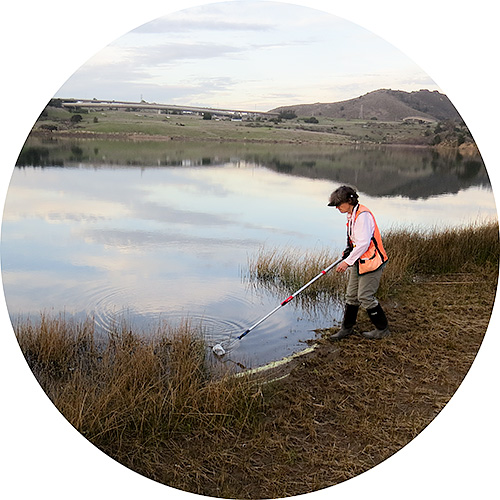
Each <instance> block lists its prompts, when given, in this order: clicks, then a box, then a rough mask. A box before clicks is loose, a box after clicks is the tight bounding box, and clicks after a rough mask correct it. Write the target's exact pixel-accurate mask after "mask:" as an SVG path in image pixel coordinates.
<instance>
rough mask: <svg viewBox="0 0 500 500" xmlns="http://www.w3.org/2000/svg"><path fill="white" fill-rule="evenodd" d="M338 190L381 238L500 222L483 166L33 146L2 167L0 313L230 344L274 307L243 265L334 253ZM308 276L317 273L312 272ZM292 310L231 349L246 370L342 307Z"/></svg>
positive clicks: (224, 147)
mask: <svg viewBox="0 0 500 500" xmlns="http://www.w3.org/2000/svg"><path fill="white" fill-rule="evenodd" d="M341 183H350V184H354V185H355V186H357V188H358V189H359V191H360V201H361V202H362V203H363V204H365V205H367V206H368V207H369V208H370V209H371V210H372V211H373V212H374V213H375V214H376V216H377V222H378V224H379V226H380V228H381V230H382V232H383V231H384V230H386V229H389V228H392V227H394V226H408V225H411V226H416V227H422V228H429V227H435V226H436V227H444V226H453V225H460V224H464V223H467V222H470V221H476V220H481V219H483V218H489V217H496V207H495V202H494V198H493V193H492V190H491V186H490V183H489V180H488V176H487V173H486V170H485V168H484V165H483V163H482V161H481V159H480V158H479V157H477V158H461V157H457V156H456V155H451V156H442V155H437V154H436V153H433V152H431V151H429V150H426V149H416V148H411V149H408V148H396V147H391V148H383V147H377V148H361V147H358V148H353V147H324V148H308V147H306V146H300V147H299V146H290V145H287V146H284V145H273V146H269V145H267V146H265V145H231V144H184V143H174V142H171V143H169V142H151V143H134V142H119V141H107V142H106V141H94V140H85V141H76V140H72V141H49V142H42V141H40V140H35V139H30V140H29V141H28V142H27V144H26V145H25V147H24V149H23V151H22V153H21V155H20V157H19V161H18V165H17V166H16V167H15V168H14V172H13V176H12V181H11V184H10V187H9V191H8V195H7V199H6V205H5V210H4V217H3V225H2V275H3V284H4V291H5V296H6V301H7V306H8V310H9V313H10V316H11V318H12V320H13V321H15V320H16V318H18V317H25V316H30V317H32V318H37V317H38V316H39V315H40V313H41V312H48V313H51V314H52V313H53V314H59V313H60V312H64V313H65V314H66V315H67V316H73V315H74V316H77V317H80V316H84V315H87V314H90V315H93V316H94V317H95V320H96V323H97V325H98V328H99V329H101V330H106V329H109V328H110V327H111V326H112V324H113V323H114V322H116V321H121V319H126V320H128V321H130V323H131V324H132V325H134V326H137V327H138V328H140V329H144V331H145V332H146V331H147V330H148V329H151V328H152V329H154V328H155V327H156V326H157V325H158V323H159V322H160V321H167V322H169V323H172V324H176V323H178V322H180V321H182V320H183V319H190V320H191V321H192V322H193V324H197V323H198V322H201V324H202V326H203V329H204V330H205V332H206V334H207V338H208V339H209V340H210V342H211V343H215V342H219V341H223V340H228V339H230V338H234V337H236V336H237V335H239V334H240V333H242V332H243V331H244V330H246V328H248V327H249V326H251V325H252V324H253V323H255V322H256V321H257V320H258V319H260V318H261V317H262V316H264V315H265V314H267V313H268V312H269V311H270V310H271V309H273V308H274V307H275V306H276V305H277V304H279V303H280V302H281V301H282V300H283V299H284V298H285V297H282V296H278V295H277V294H274V293H271V292H270V291H266V290H263V289H259V288H258V287H255V286H252V285H251V284H249V283H248V282H247V280H246V279H245V272H246V268H247V262H248V259H249V258H250V257H252V256H253V255H255V254H256V253H257V251H258V250H259V248H261V247H262V245H265V246H266V247H269V248H274V247H280V248H283V247H285V248H287V247H293V248H298V249H303V250H312V249H322V248H325V247H327V248H332V249H333V250H334V252H336V251H338V252H341V251H342V249H343V248H344V247H345V216H343V215H341V214H339V213H338V211H337V210H335V209H332V208H329V207H327V206H326V204H327V200H328V197H329V195H330V193H331V191H333V190H334V189H335V188H336V187H338V186H339V185H340V184H341ZM319 271H320V269H318V272H319ZM321 306H322V307H318V308H315V309H314V311H311V310H309V311H308V310H303V309H301V308H300V306H299V304H298V303H297V304H294V303H293V302H291V303H290V304H288V305H287V306H286V307H284V308H282V309H280V310H279V311H278V312H277V313H276V314H274V315H273V316H272V317H271V318H269V319H268V320H267V321H266V322H264V323H262V325H260V326H259V327H257V328H256V329H255V330H253V331H252V332H251V333H250V334H249V335H248V336H246V337H245V338H244V339H242V340H241V341H240V342H237V343H236V345H235V347H234V349H233V351H232V352H231V353H230V356H231V357H232V358H233V359H237V360H238V361H241V362H243V363H244V364H245V365H246V366H256V365H259V364H263V363H266V362H269V361H272V360H276V359H279V358H281V357H283V356H287V355H290V354H291V353H293V352H296V351H298V350H301V349H303V348H304V347H305V345H304V341H305V340H307V339H311V338H314V335H315V334H314V332H313V330H314V329H315V328H325V327H328V326H331V325H333V324H336V323H337V322H338V321H339V320H340V319H341V314H342V312H341V311H342V308H341V304H339V303H330V304H322V305H321Z"/></svg>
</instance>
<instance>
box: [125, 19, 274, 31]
mask: <svg viewBox="0 0 500 500" xmlns="http://www.w3.org/2000/svg"><path fill="white" fill-rule="evenodd" d="M272 29H273V27H272V25H270V24H266V23H258V22H253V23H249V22H242V21H227V20H222V19H193V18H189V19H183V18H177V19H175V18H160V19H156V20H154V21H151V22H149V23H146V24H143V25H142V26H139V27H138V28H136V29H135V30H133V31H132V33H141V34H163V33H183V32H191V31H203V30H205V31H217V32H220V31H260V32H262V31H270V30H272Z"/></svg>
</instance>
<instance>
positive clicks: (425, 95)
mask: <svg viewBox="0 0 500 500" xmlns="http://www.w3.org/2000/svg"><path fill="white" fill-rule="evenodd" d="M282 111H294V112H295V113H296V114H297V116H307V117H311V116H324V117H329V118H347V119H358V118H361V119H365V120H370V119H377V120H382V121H400V120H405V119H412V118H418V119H422V120H430V121H445V120H453V121H461V120H462V118H461V117H460V114H459V113H458V111H457V110H456V109H455V106H453V104H452V103H451V101H450V100H449V99H448V97H447V96H446V95H444V94H441V93H440V92H438V91H437V90H435V91H432V92H431V91H430V90H419V91H415V92H404V91H401V90H387V89H381V90H375V91H373V92H369V93H368V94H365V95H363V96H360V97H357V98H354V99H349V100H347V101H340V102H332V103H319V102H318V103H315V104H297V105H293V106H281V107H279V108H275V109H273V110H270V112H275V113H280V112H282Z"/></svg>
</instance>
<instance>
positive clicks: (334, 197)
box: [328, 186, 358, 207]
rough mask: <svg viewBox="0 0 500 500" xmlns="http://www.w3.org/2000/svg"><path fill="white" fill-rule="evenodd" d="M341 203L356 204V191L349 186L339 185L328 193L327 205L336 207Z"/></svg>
mask: <svg viewBox="0 0 500 500" xmlns="http://www.w3.org/2000/svg"><path fill="white" fill-rule="evenodd" d="M342 203H349V204H351V205H353V206H355V205H357V204H358V193H356V190H355V189H354V188H352V187H351V186H340V187H339V188H337V189H336V190H335V191H334V192H333V193H332V194H331V195H330V200H329V203H328V206H329V207H338V206H339V205H341V204H342Z"/></svg>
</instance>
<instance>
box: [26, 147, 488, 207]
mask: <svg viewBox="0 0 500 500" xmlns="http://www.w3.org/2000/svg"><path fill="white" fill-rule="evenodd" d="M238 162H244V163H253V164H256V165H260V166H264V167H267V168H269V169H271V170H273V171H275V172H278V173H283V174H288V175H294V176H299V177H303V178H310V179H325V180H330V181H333V182H338V183H349V184H354V185H355V186H356V187H357V188H358V189H359V190H360V191H362V192H364V193H366V194H368V195H370V196H377V197H379V196H397V195H400V196H404V197H407V198H410V199H419V198H423V199H425V198H429V197H431V196H436V195H441V194H446V193H458V192H459V191H461V190H463V189H467V188H469V187H473V186H475V187H488V188H489V187H490V182H489V179H488V175H487V172H486V169H485V167H484V164H483V161H482V159H481V157H480V155H476V156H462V155H461V154H460V153H458V152H457V151H456V150H450V151H448V152H438V151H436V150H432V149H429V148H424V147H421V148H417V147H403V146H363V147H361V146H314V147H312V146H309V145H300V146H295V145H289V144H287V145H282V144H273V145H272V146H270V145H266V144H252V145H241V144H231V143H229V144H215V145H214V144H210V143H208V144H207V143H204V144H198V143H168V142H167V143H165V142H148V143H135V142H131V141H130V142H119V141H81V142H75V141H64V140H61V139H59V140H45V141H42V140H40V139H36V138H31V139H29V140H28V141H27V143H26V145H25V147H24V148H23V151H22V152H21V155H20V157H19V159H18V162H17V165H18V166H42V167H44V166H45V167H47V166H60V167H62V166H66V167H68V166H78V165H80V164H91V165H94V166H103V165H105V166H110V165H117V166H120V167H121V168H123V167H125V166H134V167H148V168H150V167H152V166H157V167H174V166H176V167H208V166H213V165H221V164H227V163H232V164H235V163H236V164H237V163H238Z"/></svg>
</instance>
